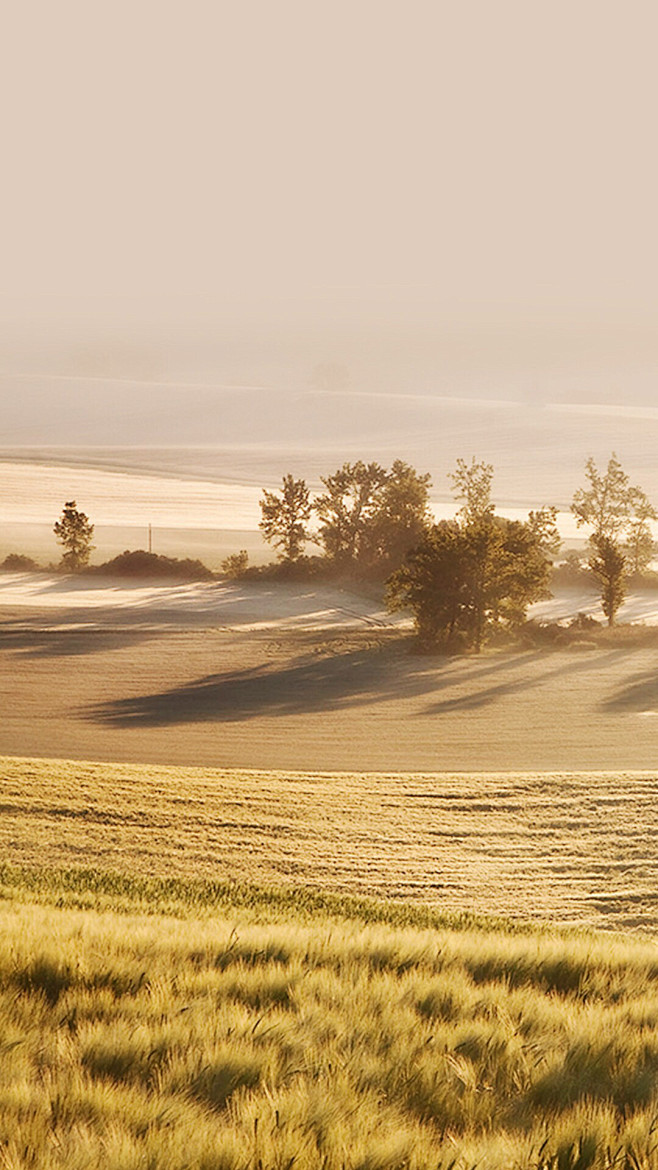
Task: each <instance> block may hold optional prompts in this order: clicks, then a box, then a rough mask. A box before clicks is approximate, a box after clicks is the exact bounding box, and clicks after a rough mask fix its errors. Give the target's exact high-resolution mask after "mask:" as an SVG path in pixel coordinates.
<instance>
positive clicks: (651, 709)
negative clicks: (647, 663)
mask: <svg viewBox="0 0 658 1170" xmlns="http://www.w3.org/2000/svg"><path fill="white" fill-rule="evenodd" d="M602 709H603V710H604V711H606V712H608V713H613V712H624V711H626V712H628V713H633V712H635V713H637V714H642V713H646V714H647V715H654V714H658V673H657V672H656V670H645V671H642V672H640V673H639V674H636V675H634V676H633V677H632V678H630V679H629V680H628V682H626V683H625V684H624V686H623V687H619V688H618V690H616V691H615V693H614V694H613V695H610V696H609V698H607V699H606V701H605V702H604V703H603V704H602Z"/></svg>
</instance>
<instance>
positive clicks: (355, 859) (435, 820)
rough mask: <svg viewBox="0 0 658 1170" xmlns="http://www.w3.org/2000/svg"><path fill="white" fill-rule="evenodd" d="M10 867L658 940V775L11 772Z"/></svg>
mask: <svg viewBox="0 0 658 1170" xmlns="http://www.w3.org/2000/svg"><path fill="white" fill-rule="evenodd" d="M0 778H1V783H0V814H1V816H0V856H1V857H2V858H3V859H4V861H5V862H7V863H10V864H14V865H27V866H30V867H35V866H43V865H49V866H53V867H58V868H62V867H64V868H70V867H72V866H78V867H91V868H94V869H101V870H108V871H109V870H111V871H116V872H119V873H122V874H124V875H127V876H130V877H134V876H136V875H142V876H150V875H154V876H160V877H171V878H179V879H188V878H190V877H203V878H205V879H208V880H214V881H226V880H231V881H239V882H245V881H246V882H254V883H257V884H263V883H264V884H267V885H277V886H281V885H284V886H289V887H299V886H310V887H314V888H317V889H321V890H326V891H338V892H343V893H348V894H353V895H364V894H366V895H367V894H374V895H378V896H382V895H383V896H386V897H392V898H397V899H400V898H401V899H405V900H412V901H414V902H417V903H420V902H423V903H430V904H433V905H434V906H438V907H439V908H441V909H442V910H451V911H456V912H462V911H469V912H475V913H491V914H497V915H502V916H505V917H510V916H511V917H514V918H517V919H519V918H528V917H530V918H532V919H542V920H545V921H556V922H565V923H567V922H568V923H581V924H588V925H594V926H599V927H601V926H602V927H608V928H613V929H629V928H634V927H644V928H647V929H651V930H653V929H655V927H656V926H657V925H658V893H657V891H658V834H657V833H656V826H655V807H656V796H657V788H658V781H657V779H656V777H655V774H638V773H614V774H596V773H585V774H583V773H580V774H579V773H572V774H544V775H541V774H540V775H532V774H518V775H510V774H506V775H502V774H500V775H496V774H479V775H458V774H438V775H422V774H410V773H406V774H395V775H394V774H388V775H384V774H372V775H366V774H363V773H343V774H331V773H319V772H317V773H311V772H307V773H301V772H297V773H285V772H280V773H276V772H258V771H251V772H250V771H238V770H223V771H220V770H214V771H211V770H201V769H183V768H158V767H146V766H136V765H108V764H85V763H74V762H65V761H43V760H21V759H10V758H5V759H2V760H0Z"/></svg>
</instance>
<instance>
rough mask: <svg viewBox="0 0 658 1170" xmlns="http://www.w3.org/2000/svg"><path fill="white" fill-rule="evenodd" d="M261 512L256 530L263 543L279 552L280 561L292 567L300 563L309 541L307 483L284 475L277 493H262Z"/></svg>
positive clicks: (309, 503)
mask: <svg viewBox="0 0 658 1170" xmlns="http://www.w3.org/2000/svg"><path fill="white" fill-rule="evenodd" d="M260 510H261V520H260V524H259V528H260V530H261V532H262V533H263V536H264V537H265V540H267V541H268V543H269V544H272V545H274V547H275V548H277V549H278V550H279V556H280V558H281V560H283V561H288V562H289V563H291V564H292V563H293V562H294V561H297V560H299V558H300V556H301V555H302V553H303V551H304V545H305V543H306V541H307V540H309V539H310V536H309V531H308V522H309V520H310V518H311V510H312V505H311V500H310V496H309V490H308V487H307V486H306V482H305V481H304V480H303V479H295V478H294V476H292V475H284V476H283V482H282V486H281V489H280V490H279V491H278V492H269V491H264V492H263V497H262V499H261V501H260Z"/></svg>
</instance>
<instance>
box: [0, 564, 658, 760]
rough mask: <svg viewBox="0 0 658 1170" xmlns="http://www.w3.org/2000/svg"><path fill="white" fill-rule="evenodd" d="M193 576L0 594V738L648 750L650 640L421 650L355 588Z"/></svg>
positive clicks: (15, 745)
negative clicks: (450, 652) (139, 584)
mask: <svg viewBox="0 0 658 1170" xmlns="http://www.w3.org/2000/svg"><path fill="white" fill-rule="evenodd" d="M76 589H77V590H79V591H80V592H79V593H78V595H77V598H76ZM190 589H192V590H193V589H196V590H199V587H186V586H183V587H175V588H171V589H166V588H165V589H163V588H162V587H159V588H158V589H151V590H149V589H142V590H131V589H125V588H123V587H119V586H116V587H110V588H108V586H107V584H105V585H103V587H102V588H100V587H99V588H98V589H97V590H96V591H95V593H94V590H91V591H89V589H88V587H87V586H83V585H82V583H80V584H79V585H77V584H76V585H75V587H73V588H71V586H70V585H68V586H67V585H66V582H64V583H62V582H61V581H60V583H59V584H55V585H53V586H52V589H51V591H50V592H48V591H46V593H44V594H43V595H42V599H43V600H44V602H45V598H46V596H47V597H48V598H49V604H48V606H47V607H46V605H45V604H43V605H42V606H41V607H40V608H39V607H36V606H34V605H32V606H30V605H23V606H20V607H19V606H16V607H11V606H8V607H5V608H3V609H1V610H0V704H1V710H2V721H1V723H0V752H2V753H3V754H8V755H22V756H25V755H30V756H32V755H34V756H56V757H61V758H71V759H99V760H119V761H136V762H147V763H163V764H183V765H202V766H204V767H205V766H218V767H247V768H265V769H269V768H274V769H278V768H280V769H302V770H307V769H321V770H323V771H334V770H347V771H360V772H361V771H385V772H389V771H401V772H407V771H410V770H412V771H416V770H421V771H444V770H449V771H465V772H471V771H496V770H504V771H507V770H511V771H519V770H525V769H528V770H548V771H556V770H557V771H562V770H567V771H571V770H600V769H623V770H627V769H644V768H653V767H654V765H655V762H656V760H657V759H658V682H657V680H656V672H655V650H654V649H651V648H644V649H637V648H636V649H632V648H628V647H626V648H624V647H621V648H614V649H610V648H608V649H602V648H599V649H592V646H591V643H588V642H587V641H586V640H585V641H584V642H583V643H582V644H581V645H580V646H578V647H574V648H572V649H568V650H559V651H545V652H537V651H525V652H517V653H502V652H488V653H485V654H483V655H482V656H481V657H479V658H477V657H464V658H453V659H442V658H428V657H422V656H418V655H416V654H414V653H412V652H411V647H410V643H409V641H408V640H407V639H406V638H405V636H404V635H403V633H401V632H400V630H399V629H397V628H396V627H395V626H392V625H390V624H387V618H386V615H385V614H384V613H383V612H382V611H381V608H378V607H377V606H376V605H375V604H372V603H369V602H368V601H367V599H364V598H359V597H357V596H356V595H351V594H348V593H344V592H340V591H337V590H333V591H332V590H317V589H310V588H300V587H298V588H293V587H289V588H287V589H286V588H282V587H280V586H279V587H276V588H273V587H272V586H269V585H266V584H264V585H262V586H258V587H251V588H250V589H244V588H236V589H234V590H230V589H229V590H227V588H226V587H225V586H207V587H202V588H201V592H198V593H194V594H193V598H194V604H192V603H191V602H190V596H191V594H190ZM204 590H205V591H204ZM85 591H86V592H85ZM34 600H35V599H34V598H33V599H32V601H34Z"/></svg>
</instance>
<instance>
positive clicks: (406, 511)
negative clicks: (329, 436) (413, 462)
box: [363, 459, 432, 578]
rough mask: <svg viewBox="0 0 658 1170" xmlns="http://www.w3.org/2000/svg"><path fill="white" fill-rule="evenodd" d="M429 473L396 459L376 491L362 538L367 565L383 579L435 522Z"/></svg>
mask: <svg viewBox="0 0 658 1170" xmlns="http://www.w3.org/2000/svg"><path fill="white" fill-rule="evenodd" d="M431 483H432V477H431V476H430V475H420V474H419V473H418V472H417V471H416V469H415V468H414V467H411V466H410V464H408V463H405V462H404V461H403V460H402V459H396V460H395V462H394V463H393V465H392V467H391V469H390V471H388V472H387V475H386V480H385V482H384V483H383V484H382V486H381V487H380V489H379V491H378V493H377V502H376V507H375V510H374V512H373V514H372V517H371V519H370V521H369V523H368V525H367V529H366V531H365V533H364V539H363V557H364V562H365V564H364V567H365V569H366V570H367V571H368V570H369V571H370V572H371V573H372V574H373V575H374V576H377V577H379V578H383V577H386V576H388V574H389V573H391V572H392V571H393V569H396V568H398V566H399V565H401V564H402V561H403V560H404V557H405V555H406V553H407V552H408V551H409V549H410V548H413V547H414V545H416V544H418V541H419V540H420V539H421V537H422V536H423V534H424V533H425V532H426V531H427V529H428V528H429V527H430V525H431V523H432V513H431V511H430V504H429V489H430V486H431Z"/></svg>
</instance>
